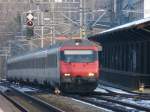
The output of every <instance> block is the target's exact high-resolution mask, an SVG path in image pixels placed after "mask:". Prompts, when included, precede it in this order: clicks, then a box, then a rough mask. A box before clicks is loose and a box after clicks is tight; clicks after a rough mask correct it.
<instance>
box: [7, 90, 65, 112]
mask: <svg viewBox="0 0 150 112" xmlns="http://www.w3.org/2000/svg"><path fill="white" fill-rule="evenodd" d="M5 96H6V97H7V98H8V99H10V100H11V102H15V105H18V104H19V105H18V107H19V108H21V109H22V110H21V112H64V111H63V110H61V109H59V108H57V107H54V106H52V105H50V104H48V103H46V102H44V101H42V100H40V99H37V98H35V97H33V96H30V95H28V94H26V93H23V92H20V91H18V90H16V89H14V88H10V90H9V91H7V92H6V93H5ZM23 109H24V110H23Z"/></svg>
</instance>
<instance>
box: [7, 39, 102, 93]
mask: <svg viewBox="0 0 150 112" xmlns="http://www.w3.org/2000/svg"><path fill="white" fill-rule="evenodd" d="M101 48H102V47H101V45H97V44H95V43H94V42H91V41H89V40H87V39H71V40H64V41H58V42H56V43H55V44H54V45H52V46H49V47H47V48H43V49H41V50H36V51H33V52H30V53H26V54H23V55H20V56H16V57H12V58H9V59H8V60H7V80H9V81H16V82H17V81H18V82H20V83H21V82H27V83H33V84H42V85H45V84H46V85H49V86H50V87H53V88H57V89H59V90H60V91H64V92H76V93H87V92H92V91H93V90H94V89H95V88H96V87H97V85H98V80H99V76H100V74H99V73H100V62H99V59H98V52H99V51H101Z"/></svg>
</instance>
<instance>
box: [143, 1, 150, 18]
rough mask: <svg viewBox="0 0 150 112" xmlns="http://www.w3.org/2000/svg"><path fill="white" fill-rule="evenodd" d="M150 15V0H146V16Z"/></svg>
mask: <svg viewBox="0 0 150 112" xmlns="http://www.w3.org/2000/svg"><path fill="white" fill-rule="evenodd" d="M146 17H150V0H144V18H146Z"/></svg>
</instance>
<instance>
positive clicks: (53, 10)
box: [52, 0, 55, 44]
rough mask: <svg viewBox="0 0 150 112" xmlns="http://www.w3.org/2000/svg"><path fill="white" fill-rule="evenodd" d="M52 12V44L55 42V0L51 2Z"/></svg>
mask: <svg viewBox="0 0 150 112" xmlns="http://www.w3.org/2000/svg"><path fill="white" fill-rule="evenodd" d="M52 12H53V19H52V26H53V27H52V32H53V34H52V44H53V43H55V26H54V24H55V0H53V4H52Z"/></svg>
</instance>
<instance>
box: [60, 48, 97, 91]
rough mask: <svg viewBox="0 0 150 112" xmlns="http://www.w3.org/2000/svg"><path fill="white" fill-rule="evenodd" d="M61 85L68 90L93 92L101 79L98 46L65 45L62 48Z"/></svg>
mask: <svg viewBox="0 0 150 112" xmlns="http://www.w3.org/2000/svg"><path fill="white" fill-rule="evenodd" d="M60 52H61V53H60V57H61V61H60V74H61V86H62V88H63V90H65V91H68V92H91V91H93V90H94V89H95V88H96V87H97V83H98V79H99V60H98V48H97V47H96V46H65V47H62V48H61V49H60Z"/></svg>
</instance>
